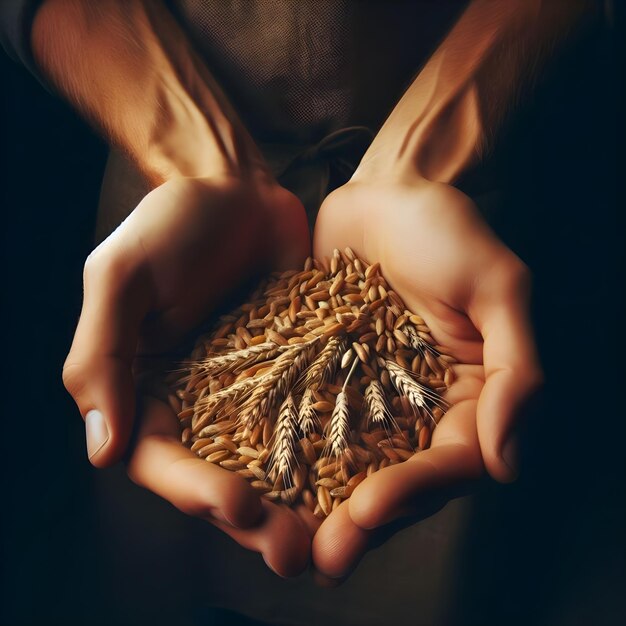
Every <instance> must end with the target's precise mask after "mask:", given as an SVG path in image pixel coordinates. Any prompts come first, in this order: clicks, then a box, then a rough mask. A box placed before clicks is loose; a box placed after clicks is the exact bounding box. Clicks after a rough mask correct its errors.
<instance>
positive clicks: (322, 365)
mask: <svg viewBox="0 0 626 626" xmlns="http://www.w3.org/2000/svg"><path fill="white" fill-rule="evenodd" d="M345 349H346V340H345V339H344V338H343V337H337V336H334V337H331V338H330V339H329V340H328V342H327V343H326V345H325V346H324V347H323V348H322V350H321V351H320V353H319V354H318V355H317V357H316V358H315V360H314V361H313V363H311V365H310V366H309V368H308V369H307V370H306V372H305V375H304V377H303V380H302V386H303V387H304V388H305V389H319V388H320V387H321V386H322V385H323V384H324V382H326V380H328V379H330V378H332V376H333V374H334V372H335V370H336V368H337V365H338V363H339V361H340V359H341V356H342V354H343V353H344V352H345Z"/></svg>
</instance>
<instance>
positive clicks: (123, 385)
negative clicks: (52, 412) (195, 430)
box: [63, 246, 150, 467]
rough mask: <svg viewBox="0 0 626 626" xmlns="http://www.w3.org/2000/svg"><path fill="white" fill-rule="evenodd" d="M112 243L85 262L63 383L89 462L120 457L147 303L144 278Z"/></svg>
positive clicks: (129, 421)
mask: <svg viewBox="0 0 626 626" xmlns="http://www.w3.org/2000/svg"><path fill="white" fill-rule="evenodd" d="M125 258H126V257H125V256H124V255H122V254H118V250H117V247H116V246H110V247H109V249H108V250H106V251H105V250H101V251H98V250H97V251H96V252H95V253H94V254H93V255H92V256H91V257H90V259H88V261H87V263H86V264H85V272H84V299H83V307H82V311H81V315H80V320H79V322H78V327H77V329H76V333H75V335H74V341H73V342H72V348H71V350H70V352H69V354H68V356H67V359H66V361H65V365H64V368H63V382H64V384H65V386H66V388H67V390H68V391H69V392H70V394H71V395H72V396H73V398H74V400H75V401H76V404H77V405H78V408H79V410H80V413H81V415H82V416H83V418H84V419H85V430H86V436H87V451H88V455H89V459H90V461H91V462H92V463H93V464H94V465H96V466H98V467H103V466H106V465H110V464H112V463H114V462H116V461H117V460H119V459H120V457H121V456H122V454H123V453H124V451H125V449H126V446H127V444H128V439H129V437H130V432H131V427H132V420H133V416H134V410H135V407H134V401H135V387H134V381H133V375H132V369H131V367H132V360H133V357H134V355H135V350H136V346H137V336H138V333H139V328H140V325H141V322H142V320H143V318H144V317H145V315H146V313H147V311H148V310H149V307H150V294H149V281H148V280H147V279H146V277H145V276H142V275H140V274H138V273H135V272H134V270H133V268H132V267H130V266H129V265H128V262H126V261H125Z"/></svg>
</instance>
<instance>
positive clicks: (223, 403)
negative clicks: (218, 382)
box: [192, 376, 263, 432]
mask: <svg viewBox="0 0 626 626" xmlns="http://www.w3.org/2000/svg"><path fill="white" fill-rule="evenodd" d="M262 380H263V377H262V376H261V377H259V378H244V379H243V380H239V381H237V382H236V383H233V384H232V385H229V386H228V387H224V388H223V389H220V390H219V391H218V392H216V393H214V394H211V395H208V396H204V397H203V398H200V399H199V400H197V401H196V403H195V406H194V409H195V415H194V420H193V424H192V427H193V431H194V432H197V431H198V430H200V429H201V428H203V427H204V426H206V425H207V424H208V423H209V421H211V420H212V419H213V418H214V417H215V416H216V415H217V413H218V412H219V411H221V410H222V409H224V408H226V407H227V406H229V405H234V404H235V403H236V402H237V401H238V400H240V399H241V398H242V396H245V395H246V394H247V393H248V392H250V391H251V390H252V389H253V388H254V387H255V385H257V384H259V383H260V382H261V381H262ZM196 416H197V417H196Z"/></svg>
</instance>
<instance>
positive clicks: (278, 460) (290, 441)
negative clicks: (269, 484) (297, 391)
mask: <svg viewBox="0 0 626 626" xmlns="http://www.w3.org/2000/svg"><path fill="white" fill-rule="evenodd" d="M297 419H298V413H297V411H296V404H295V402H294V400H293V396H292V395H291V394H288V395H287V398H286V399H285V401H284V402H283V403H282V405H281V406H280V410H279V412H278V419H277V421H276V430H275V431H274V441H273V443H272V453H271V455H270V458H269V459H268V471H267V473H268V475H272V476H273V478H274V479H275V480H276V479H278V478H279V477H281V476H282V478H283V482H284V484H285V486H286V487H287V488H289V487H291V486H292V482H293V471H294V467H293V465H294V462H295V463H297V462H298V461H297V459H296V454H295V444H296V433H297V431H298V421H297Z"/></svg>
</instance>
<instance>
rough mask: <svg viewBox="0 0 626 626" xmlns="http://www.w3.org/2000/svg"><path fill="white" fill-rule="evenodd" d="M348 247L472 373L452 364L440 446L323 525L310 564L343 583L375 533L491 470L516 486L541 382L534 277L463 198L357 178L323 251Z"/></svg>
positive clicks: (323, 225) (375, 483)
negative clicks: (528, 413) (522, 428)
mask: <svg viewBox="0 0 626 626" xmlns="http://www.w3.org/2000/svg"><path fill="white" fill-rule="evenodd" d="M346 246H349V247H351V248H352V249H353V250H354V251H355V252H356V253H357V254H358V255H359V256H361V257H363V258H364V259H365V260H367V261H369V262H375V261H378V262H380V264H381V268H382V272H383V275H384V276H385V278H386V279H387V281H388V283H389V284H390V285H391V287H392V288H393V289H395V290H396V291H397V292H398V294H399V295H400V296H401V297H402V298H403V299H404V301H405V303H406V306H407V308H409V309H411V310H413V311H415V312H416V313H418V314H419V315H421V316H422V317H423V318H424V320H425V321H426V324H427V325H428V326H429V327H430V329H431V331H432V335H433V337H434V338H435V340H436V341H437V343H438V344H440V345H444V346H446V347H448V348H449V349H450V353H451V354H452V355H453V356H454V357H456V358H457V360H458V361H459V362H460V363H462V364H464V365H457V366H455V374H456V381H455V383H454V384H453V385H452V386H451V388H450V390H449V391H448V393H447V395H446V399H447V400H448V401H449V402H450V404H451V405H453V406H452V408H451V409H450V410H449V411H448V412H447V413H446V415H445V416H444V418H443V419H442V421H441V423H440V425H439V426H438V427H437V428H436V429H435V431H434V434H433V438H432V444H431V447H430V448H429V449H428V450H426V451H422V452H419V453H418V454H416V455H414V456H413V457H412V458H410V459H409V460H408V461H406V462H404V463H399V464H397V465H393V466H389V467H387V468H385V469H384V470H381V471H379V472H377V473H375V474H373V475H372V476H370V477H368V478H367V479H366V480H365V481H363V482H362V483H361V484H360V485H359V486H358V487H357V489H356V490H355V491H354V493H353V495H352V496H351V497H350V499H349V500H347V501H345V502H344V503H343V504H342V505H341V506H339V507H338V508H337V509H336V510H335V511H333V513H332V514H331V515H330V516H329V517H328V518H327V519H326V520H325V521H324V522H323V524H322V525H321V527H320V528H319V530H318V532H317V534H316V535H315V538H314V543H313V560H314V563H315V566H316V567H317V569H318V570H319V571H320V572H322V573H323V574H325V575H327V576H330V577H334V578H338V577H342V576H345V575H346V574H347V573H349V572H350V571H351V570H352V569H353V568H354V566H355V565H356V563H357V562H358V560H359V559H360V558H361V556H362V555H363V553H364V552H365V551H366V550H367V547H368V545H369V544H370V542H371V540H372V537H373V529H378V528H379V527H382V526H384V525H386V524H389V523H390V522H392V521H394V520H396V519H398V518H401V517H405V516H406V515H411V514H412V515H416V514H421V515H422V517H423V516H424V515H425V513H427V514H431V513H432V512H433V510H436V509H437V508H441V506H443V504H445V502H446V501H447V500H448V499H449V498H450V497H455V496H457V495H459V493H461V492H462V491H463V490H464V489H465V488H466V487H467V486H468V484H469V483H471V482H473V481H475V480H476V479H478V478H480V477H481V476H482V475H483V473H484V470H485V469H486V470H487V472H488V473H489V474H490V475H491V476H492V477H493V478H495V479H496V480H498V481H500V482H509V481H512V480H514V479H515V477H516V476H517V472H518V468H517V444H516V435H515V432H516V425H517V422H518V420H519V414H520V408H521V407H522V406H523V405H524V403H525V402H526V401H527V400H528V399H529V397H530V396H531V395H532V394H533V392H535V391H536V390H537V389H538V387H539V386H540V385H541V384H542V372H541V368H540V365H539V361H538V356H537V353H536V348H535V342H534V339H533V333H532V329H531V324H530V320H529V294H530V275H529V271H528V269H527V268H526V266H525V265H524V264H523V263H522V262H521V261H520V259H519V258H517V257H516V256H515V255H514V254H513V253H512V252H511V251H510V250H509V249H508V248H507V247H506V246H505V245H504V244H503V243H502V242H501V241H500V240H499V239H498V238H497V237H496V236H495V234H494V233H493V232H492V231H491V230H490V228H489V227H488V226H487V224H486V223H485V222H484V221H483V219H482V217H481V216H480V214H479V213H478V211H477V209H476V207H475V205H474V204H473V202H472V201H471V200H470V199H469V198H468V197H467V196H465V195H464V194H463V193H461V192H460V191H458V190H457V189H455V188H453V187H451V186H449V185H445V184H442V183H435V182H431V181H428V180H426V179H423V178H419V177H413V178H411V179H410V180H406V179H404V180H385V181H382V182H377V183H374V182H370V181H367V180H362V179H358V180H355V179H353V180H352V181H351V182H349V183H347V184H346V185H344V186H343V187H340V188H339V189H337V190H335V191H334V192H333V193H331V194H330V195H329V196H328V197H327V198H326V200H325V201H324V203H323V205H322V207H321V209H320V212H319V215H318V219H317V224H316V227H315V236H314V254H315V256H316V257H318V258H319V257H323V256H330V255H331V254H332V251H333V249H334V248H339V249H343V248H345V247H346Z"/></svg>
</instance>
